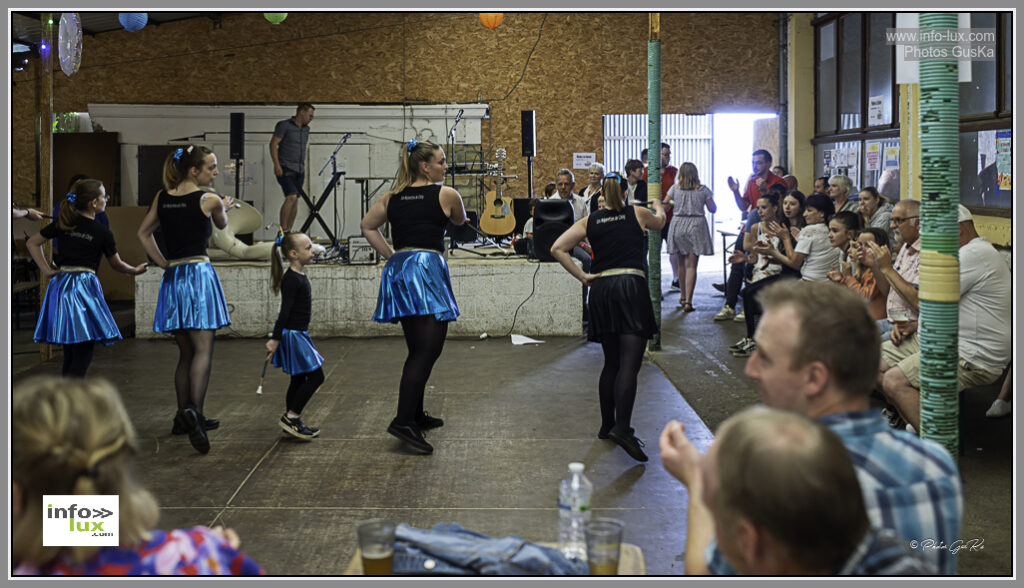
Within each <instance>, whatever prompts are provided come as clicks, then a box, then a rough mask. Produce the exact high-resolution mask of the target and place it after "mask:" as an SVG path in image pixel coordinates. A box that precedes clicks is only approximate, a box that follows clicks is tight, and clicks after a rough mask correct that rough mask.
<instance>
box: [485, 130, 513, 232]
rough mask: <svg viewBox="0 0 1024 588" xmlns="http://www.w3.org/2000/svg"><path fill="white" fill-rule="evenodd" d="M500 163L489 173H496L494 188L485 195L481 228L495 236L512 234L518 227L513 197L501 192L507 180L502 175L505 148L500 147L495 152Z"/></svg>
mask: <svg viewBox="0 0 1024 588" xmlns="http://www.w3.org/2000/svg"><path fill="white" fill-rule="evenodd" d="M494 155H495V158H496V159H497V160H498V163H497V164H496V165H495V166H494V168H495V170H494V172H493V173H492V172H491V171H488V174H489V175H494V176H495V178H494V186H493V189H492V190H490V191H488V192H487V194H486V195H485V196H484V211H483V214H482V215H480V230H481V231H483V232H485V233H487V234H488V235H492V236H495V237H500V236H505V235H508V234H510V233H511V232H512V231H514V230H515V228H516V217H515V214H513V212H512V198H511V197H509V196H504V195H503V194H502V193H501V184H502V183H503V182H504V181H505V180H504V178H503V177H502V176H503V174H502V162H504V161H505V149H504V148H499V149H497V150H496V151H495V153H494Z"/></svg>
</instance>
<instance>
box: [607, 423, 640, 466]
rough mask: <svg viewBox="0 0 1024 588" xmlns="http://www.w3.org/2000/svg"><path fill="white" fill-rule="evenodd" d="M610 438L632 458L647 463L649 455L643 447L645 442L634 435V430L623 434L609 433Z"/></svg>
mask: <svg viewBox="0 0 1024 588" xmlns="http://www.w3.org/2000/svg"><path fill="white" fill-rule="evenodd" d="M608 438H609V439H611V440H612V441H614V442H615V443H616V444H617V445H618V446H619V447H621V448H623V449H624V450H626V453H628V454H629V456H630V457H632V458H633V459H635V460H637V461H647V454H646V453H644V450H643V449H641V447H644V442H643V441H641V440H639V439H637V438H636V435H634V434H633V429H630V430H629V433H626V434H622V433H619V432H617V431H608Z"/></svg>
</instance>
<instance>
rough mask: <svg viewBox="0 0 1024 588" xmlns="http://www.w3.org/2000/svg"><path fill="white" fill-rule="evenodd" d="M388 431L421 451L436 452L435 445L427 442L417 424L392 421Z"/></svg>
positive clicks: (426, 452)
mask: <svg viewBox="0 0 1024 588" xmlns="http://www.w3.org/2000/svg"><path fill="white" fill-rule="evenodd" d="M388 433H390V434H392V435H394V436H395V437H398V438H399V439H401V440H402V441H405V442H406V443H407V444H409V445H410V446H412V448H413V449H415V450H417V451H419V452H420V453H425V454H431V453H434V447H433V446H432V445H431V444H430V443H427V440H426V439H424V438H423V433H421V432H420V430H419V428H418V427H417V426H416V425H400V424H398V423H396V422H395V421H391V424H390V425H388Z"/></svg>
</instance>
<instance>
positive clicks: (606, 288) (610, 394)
mask: <svg viewBox="0 0 1024 588" xmlns="http://www.w3.org/2000/svg"><path fill="white" fill-rule="evenodd" d="M620 182H621V178H619V176H618V174H608V177H607V178H605V180H604V185H603V186H602V191H603V193H604V205H603V206H602V208H601V209H600V210H598V211H596V212H592V213H591V214H590V216H586V217H583V218H582V219H580V220H578V221H576V223H575V224H574V225H573V226H571V227H569V229H568V230H567V231H565V232H564V233H562V235H561V236H560V237H559V238H558V239H557V240H556V241H555V243H554V245H552V246H551V255H552V256H553V257H554V258H555V259H556V260H558V262H559V263H561V264H562V267H564V268H565V269H566V271H568V272H569V273H570V274H572V276H573V277H574V278H576V279H577V280H579V281H580V282H583V284H584V285H585V286H590V287H591V289H590V297H589V298H588V301H587V305H588V308H589V311H590V321H589V323H588V329H587V331H588V332H587V338H588V339H589V340H590V341H597V342H599V343H601V348H602V350H603V351H604V367H603V368H602V369H601V376H600V379H599V380H598V398H599V401H600V403H601V428H600V429H599V430H598V432H597V437H598V439H611V440H612V441H614V442H615V443H616V444H618V445H619V446H620V447H622V448H623V449H624V450H625V451H626V453H628V454H629V456H630V457H632V458H633V459H635V460H637V461H647V455H646V454H645V453H644V452H643V449H641V448H642V447H643V446H644V443H643V441H641V440H640V439H637V437H636V435H634V434H633V433H634V431H633V428H632V427H631V426H630V421H631V420H632V415H633V404H634V402H635V400H636V379H637V374H638V373H639V372H640V365H641V364H642V363H643V358H644V350H645V349H646V348H647V340H648V339H650V338H651V337H652V336H653V335H654V334H655V333H657V332H658V325H657V322H656V321H655V318H654V308H653V305H652V304H651V295H650V291H649V289H648V286H647V277H646V276H647V272H646V270H645V265H644V262H645V261H646V257H645V255H644V243H645V242H646V237H644V231H647V230H655V231H657V230H661V228H662V227H663V226H665V211H664V209H662V206H661V201H660V200H659V199H657V198H652V199H651V203H652V205H653V208H654V211H655V212H654V213H651V211H650V210H648V209H647V208H645V207H642V206H635V205H626V204H625V203H624V201H623V195H622V186H621V184H620ZM583 239H587V240H588V241H590V246H591V247H592V248H593V250H594V263H593V265H592V266H591V271H592V272H593V273H589V272H584V271H583V269H582V268H580V267H579V266H577V265H576V262H575V261H573V260H572V258H571V257H569V251H571V250H572V248H573V247H574V246H575V245H576V244H577V243H579V242H580V241H582V240H583Z"/></svg>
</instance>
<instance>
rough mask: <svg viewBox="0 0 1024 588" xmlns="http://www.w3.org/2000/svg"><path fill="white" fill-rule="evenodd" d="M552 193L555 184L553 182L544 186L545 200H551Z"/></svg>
mask: <svg viewBox="0 0 1024 588" xmlns="http://www.w3.org/2000/svg"><path fill="white" fill-rule="evenodd" d="M554 193H555V183H554V182H548V183H547V185H546V186H544V197H545V198H551V197H552V196H553V195H554Z"/></svg>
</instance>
